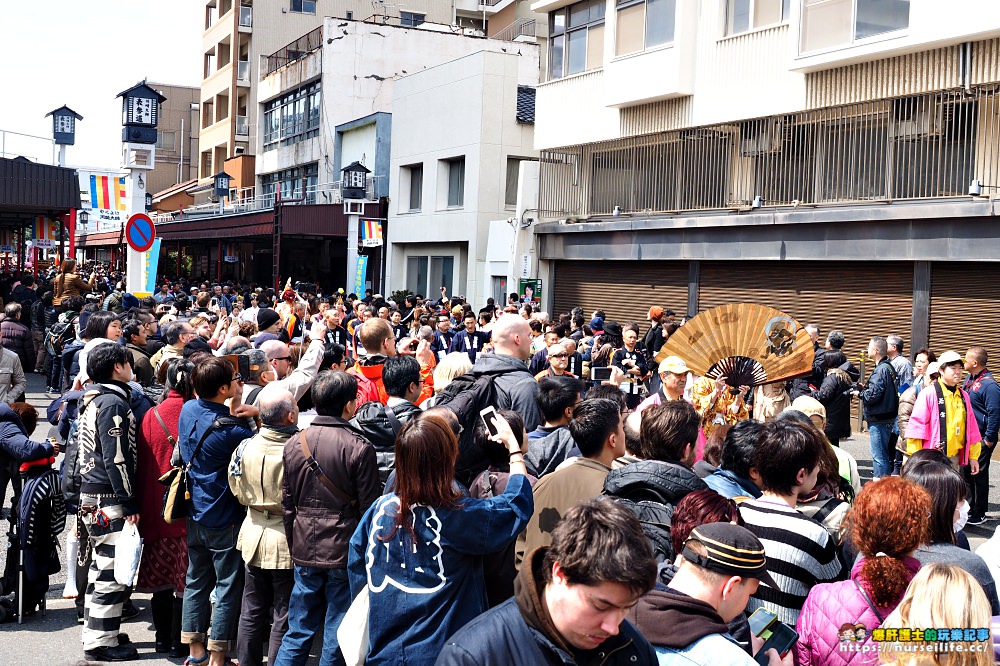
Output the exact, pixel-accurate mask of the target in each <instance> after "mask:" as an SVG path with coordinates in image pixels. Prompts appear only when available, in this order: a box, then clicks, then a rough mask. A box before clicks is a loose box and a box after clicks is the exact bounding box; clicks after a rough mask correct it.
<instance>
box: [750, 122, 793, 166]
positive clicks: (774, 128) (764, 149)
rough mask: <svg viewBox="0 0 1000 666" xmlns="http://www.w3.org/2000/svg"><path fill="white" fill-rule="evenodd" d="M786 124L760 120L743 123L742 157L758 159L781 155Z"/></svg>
mask: <svg viewBox="0 0 1000 666" xmlns="http://www.w3.org/2000/svg"><path fill="white" fill-rule="evenodd" d="M784 129H785V124H784V123H783V122H782V121H780V120H758V121H754V122H748V123H743V126H742V127H741V128H740V155H742V156H743V157H756V156H758V155H767V154H769V153H780V152H781V146H782V143H783V142H784Z"/></svg>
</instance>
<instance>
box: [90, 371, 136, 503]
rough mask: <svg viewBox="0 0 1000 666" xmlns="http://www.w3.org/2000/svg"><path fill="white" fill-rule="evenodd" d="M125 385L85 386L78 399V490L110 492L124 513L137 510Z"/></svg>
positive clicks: (131, 417) (132, 430)
mask: <svg viewBox="0 0 1000 666" xmlns="http://www.w3.org/2000/svg"><path fill="white" fill-rule="evenodd" d="M130 398H131V388H130V387H129V386H128V385H127V384H119V383H117V382H115V383H111V382H109V383H107V384H91V385H88V386H87V389H86V391H85V392H84V394H83V397H82V398H81V399H80V417H79V419H80V422H79V430H80V432H79V447H80V448H79V453H78V455H79V460H80V469H79V474H80V481H81V484H80V492H81V493H82V494H85V495H88V494H98V495H112V496H114V498H115V499H117V502H116V503H117V504H121V505H122V509H123V511H124V512H125V515H126V516H128V515H132V514H136V513H139V501H138V497H137V490H138V489H137V488H136V481H137V477H136V443H135V416H134V415H133V414H132V408H131V407H130V405H129V399H130Z"/></svg>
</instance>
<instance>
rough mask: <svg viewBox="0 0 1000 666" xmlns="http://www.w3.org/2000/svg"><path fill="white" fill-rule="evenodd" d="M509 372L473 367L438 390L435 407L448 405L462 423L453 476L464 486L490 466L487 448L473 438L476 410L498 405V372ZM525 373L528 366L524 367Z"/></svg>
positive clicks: (501, 373)
mask: <svg viewBox="0 0 1000 666" xmlns="http://www.w3.org/2000/svg"><path fill="white" fill-rule="evenodd" d="M508 372H510V370H509V369H506V368H504V369H502V370H492V371H488V372H483V371H482V370H478V371H477V370H476V369H475V368H473V369H472V370H470V371H469V372H467V373H465V374H464V375H461V376H459V377H456V378H455V379H453V380H451V383H450V384H448V386H446V387H445V388H444V390H443V391H441V392H440V393H438V394H437V396H436V397H435V399H434V406H435V407H447V408H448V409H450V410H451V411H452V412H454V414H455V416H456V417H458V422H459V424H460V425H461V426H462V434H461V435H459V437H458V461H457V462H456V463H455V478H456V479H458V480H459V481H461V482H462V483H463V484H464V485H465V486H466V487H468V485H469V484H470V483H472V480H473V479H475V478H476V476H478V475H479V473H480V472H482V471H483V470H485V469H486V468H487V467H489V458H488V456H487V455H486V451H485V450H483V448H482V447H481V446H480V445H479V444H478V443H477V442H476V426H477V425H478V424H479V422H480V421H481V419H480V416H479V412H481V411H482V410H484V409H485V408H487V407H489V406H493V407H496V406H497V388H496V384H495V380H496V378H497V377H498V376H500V375H503V374H506V373H508ZM525 372H526V373H527V370H525Z"/></svg>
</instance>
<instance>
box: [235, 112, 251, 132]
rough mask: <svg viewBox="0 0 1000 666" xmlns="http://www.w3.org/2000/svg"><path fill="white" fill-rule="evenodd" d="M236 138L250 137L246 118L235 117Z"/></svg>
mask: <svg viewBox="0 0 1000 666" xmlns="http://www.w3.org/2000/svg"><path fill="white" fill-rule="evenodd" d="M236 136H250V123H248V122H247V117H246V116H236Z"/></svg>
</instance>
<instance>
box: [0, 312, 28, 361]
mask: <svg viewBox="0 0 1000 666" xmlns="http://www.w3.org/2000/svg"><path fill="white" fill-rule="evenodd" d="M0 336H3V346H4V347H6V348H7V349H9V350H11V351H12V352H14V353H15V354H17V355H18V357H19V358H20V359H21V368H23V369H24V371H25V372H31V371H32V370H34V369H35V345H34V343H33V342H32V341H31V329H30V328H28V327H27V326H26V325H24V324H22V323H21V322H20V320H18V319H11V318H10V317H8V318H6V319H4V320H3V322H0Z"/></svg>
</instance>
